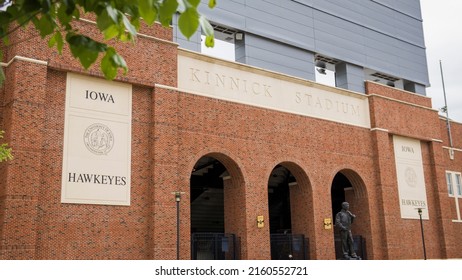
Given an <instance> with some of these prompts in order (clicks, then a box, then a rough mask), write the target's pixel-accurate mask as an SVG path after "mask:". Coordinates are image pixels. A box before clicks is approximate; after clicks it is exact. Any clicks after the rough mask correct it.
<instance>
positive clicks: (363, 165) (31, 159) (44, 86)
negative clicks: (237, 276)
mask: <svg viewBox="0 0 462 280" xmlns="http://www.w3.org/2000/svg"><path fill="white" fill-rule="evenodd" d="M82 28H87V29H88V30H90V31H91V32H95V30H94V26H93V25H92V24H91V23H86V22H82ZM144 33H146V34H150V35H152V36H156V37H161V38H162V39H166V40H170V39H171V37H170V36H171V35H170V34H171V31H170V30H169V31H168V32H167V31H165V30H164V29H162V28H160V27H159V26H155V27H154V28H152V29H147V30H146V31H145V32H144ZM28 36H30V33H28V32H27V31H22V30H21V31H19V32H18V34H17V37H13V38H12V40H13V41H14V40H16V41H19V40H22V39H23V38H26V37H27V38H28ZM31 40H32V41H28V42H30V43H27V44H21V45H24V46H21V48H19V47H18V46H17V45H15V46H13V47H11V48H9V49H8V55H7V57H8V58H7V60H9V59H11V58H12V57H13V56H14V55H21V56H25V57H31V58H35V59H38V60H43V61H47V62H48V67H47V66H45V65H40V64H34V63H30V62H24V61H19V60H15V61H14V62H13V63H12V64H11V65H10V66H9V67H8V68H7V69H6V74H7V82H6V83H5V85H4V88H3V89H4V90H3V91H0V101H1V107H0V110H1V111H0V114H1V118H0V121H1V122H0V127H2V128H3V129H4V130H6V131H7V132H11V133H9V134H8V135H7V141H8V142H9V143H10V144H11V146H12V147H13V149H14V154H15V160H13V161H10V162H7V163H6V164H0V175H1V177H0V225H1V226H0V258H2V259H20V258H24V259H175V258H176V244H177V243H176V204H175V199H174V195H173V194H172V192H175V191H181V192H184V194H183V195H182V200H181V202H180V210H181V211H180V220H181V224H180V238H181V239H180V240H182V242H181V244H180V250H181V251H180V252H181V258H183V259H189V258H190V207H189V201H190V192H189V188H190V186H189V184H190V176H191V171H192V169H193V167H194V165H195V164H196V162H197V161H198V160H199V159H200V158H201V157H202V156H205V155H208V156H213V157H215V158H216V159H218V160H220V161H221V162H222V163H223V164H224V166H225V167H226V168H227V170H228V172H229V174H230V176H231V179H229V180H226V181H225V221H226V222H225V229H226V231H227V232H228V233H235V234H236V235H237V236H238V237H239V238H240V243H241V250H240V251H241V255H240V257H241V258H243V259H269V258H270V245H269V244H270V242H269V211H268V178H269V176H270V174H271V172H272V170H273V168H274V167H275V166H276V165H278V164H282V165H284V166H285V167H287V168H288V169H289V170H290V171H291V172H292V174H293V175H294V176H295V178H296V179H297V183H298V185H296V186H291V205H292V227H293V232H294V233H303V234H305V236H306V237H308V238H309V242H310V249H311V251H310V257H311V258H312V259H333V258H335V249H334V232H333V230H326V229H324V226H323V221H324V218H330V217H332V216H333V213H332V208H331V207H332V206H331V204H332V202H331V186H332V181H333V179H334V177H335V175H336V174H338V173H339V172H342V173H343V174H344V175H345V176H346V177H347V178H348V179H349V180H350V182H351V183H352V185H353V191H352V193H351V194H348V195H347V200H349V201H350V204H351V208H352V211H354V212H355V213H356V214H357V220H356V221H355V227H354V228H353V231H354V233H355V234H361V235H362V236H364V237H365V239H366V243H367V251H368V257H369V258H371V259H412V258H421V257H422V252H421V251H420V248H421V238H420V226H419V221H418V220H404V219H401V216H400V212H399V201H398V190H397V180H396V168H395V161H394V152H393V137H392V136H393V135H394V134H397V135H404V136H408V137H413V138H416V139H420V140H422V142H421V143H422V145H421V146H422V156H423V161H424V172H425V182H426V190H427V199H428V202H429V207H430V220H428V221H424V226H425V236H426V244H427V255H428V257H429V258H447V257H451V258H452V257H462V255H461V253H460V252H462V250H461V249H462V248H460V246H461V245H458V243H457V242H456V241H457V239H456V237H457V236H459V235H460V233H461V226H460V225H461V224H460V223H459V224H457V223H453V222H451V219H453V216H454V214H453V212H454V206H451V205H452V204H451V203H452V202H451V199H450V198H448V196H447V191H446V185H445V177H444V171H445V170H446V169H451V170H454V171H458V170H460V168H461V166H462V165H461V162H460V160H462V154H461V153H460V152H456V160H454V161H451V160H449V159H447V153H446V152H445V150H444V149H443V148H442V146H443V145H446V144H444V143H440V142H438V141H436V140H438V139H442V140H444V141H445V143H446V138H445V136H444V133H443V132H442V131H443V129H442V128H441V126H442V124H441V121H440V120H439V119H438V115H437V112H436V111H434V110H432V109H430V100H429V99H428V98H425V97H419V96H417V95H409V94H407V93H404V92H403V91H400V90H396V89H393V88H389V87H385V86H380V85H377V84H374V83H367V84H366V88H367V91H368V94H369V101H370V111H371V124H372V128H373V129H372V130H370V129H367V128H359V127H352V126H349V125H344V124H340V123H335V122H330V121H325V120H321V119H315V118H309V117H303V116H298V115H292V114H287V113H282V112H276V111H272V110H268V109H261V108H256V107H252V106H246V105H240V104H235V103H231V102H226V101H221V100H215V99H210V98H206V97H201V96H196V95H192V94H188V93H182V92H178V91H176V90H174V89H172V88H171V87H175V86H176V83H177V69H176V67H177V51H176V45H175V44H172V43H168V42H165V41H161V40H157V39H153V38H150V37H140V38H139V39H138V41H137V44H136V51H134V47H133V46H131V45H118V49H119V50H120V52H121V53H122V55H123V56H124V57H125V59H126V60H127V63H128V65H129V68H130V71H129V73H128V74H127V76H120V77H119V78H118V80H120V81H124V82H127V83H131V84H133V112H132V117H133V119H132V163H131V166H132V182H131V206H129V207H122V206H101V205H79V204H61V203H60V196H61V165H62V151H63V131H64V107H65V106H64V104H65V86H66V72H68V71H73V72H79V73H84V74H85V73H86V74H91V75H95V76H101V75H100V73H99V72H98V70H97V68H92V69H91V70H90V71H89V72H85V71H82V70H81V69H80V67H79V65H78V63H77V62H75V61H74V60H73V59H72V58H70V56H69V52H68V51H65V52H64V55H63V57H60V56H58V55H57V54H56V53H55V52H54V51H50V50H48V49H47V48H46V47H44V48H42V47H39V44H38V41H36V40H37V38H36V37H33V39H31ZM160 85H166V86H168V87H164V86H160ZM399 101H404V102H399ZM412 104H417V105H418V106H413V105H412ZM454 129H455V130H456V132H455V133H462V128H461V126H460V125H458V126H455V128H454ZM435 139H436V140H435ZM259 215H263V216H264V218H265V226H264V228H257V223H256V217H257V216H259Z"/></svg>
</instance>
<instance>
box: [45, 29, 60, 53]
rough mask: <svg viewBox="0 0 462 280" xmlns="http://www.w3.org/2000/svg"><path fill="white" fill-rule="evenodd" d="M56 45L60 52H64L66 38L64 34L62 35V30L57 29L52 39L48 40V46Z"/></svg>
mask: <svg viewBox="0 0 462 280" xmlns="http://www.w3.org/2000/svg"><path fill="white" fill-rule="evenodd" d="M55 45H56V49H57V50H58V52H59V54H61V53H62V51H63V46H64V40H63V35H61V32H59V31H57V32H55V33H54V34H53V36H51V38H50V40H49V41H48V46H49V47H50V48H52V47H54V46H55Z"/></svg>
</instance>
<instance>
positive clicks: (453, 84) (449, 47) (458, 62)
mask: <svg viewBox="0 0 462 280" xmlns="http://www.w3.org/2000/svg"><path fill="white" fill-rule="evenodd" d="M420 3H421V8H422V17H423V25H424V35H425V45H426V47H427V64H428V72H429V77H430V85H431V86H430V87H429V88H427V96H429V97H431V98H432V104H433V108H435V109H439V108H442V107H444V94H443V87H442V80H441V72H440V64H439V63H440V60H441V62H442V65H443V74H444V84H445V88H446V98H447V102H448V109H449V117H450V118H451V119H453V120H454V121H457V122H462V30H460V28H462V16H461V15H460V14H461V12H462V1H460V0H420ZM216 43H217V44H216V46H215V48H212V49H206V50H204V49H203V52H205V53H207V54H209V55H213V56H218V57H222V58H225V59H229V60H234V50H233V49H234V46H233V45H231V44H227V43H224V44H222V42H219V41H217V42H216ZM223 52H224V53H225V55H223ZM321 78H322V77H321ZM319 82H321V81H319ZM441 114H442V115H445V114H444V113H441Z"/></svg>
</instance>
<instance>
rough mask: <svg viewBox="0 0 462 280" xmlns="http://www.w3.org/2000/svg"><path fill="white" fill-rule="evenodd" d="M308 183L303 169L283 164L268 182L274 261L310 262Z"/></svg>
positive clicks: (274, 170)
mask: <svg viewBox="0 0 462 280" xmlns="http://www.w3.org/2000/svg"><path fill="white" fill-rule="evenodd" d="M310 205H312V203H311V195H310V188H309V181H308V178H307V176H306V175H305V173H304V172H303V171H302V169H301V168H300V167H298V166H297V165H295V164H293V163H281V164H278V165H277V166H276V167H274V168H273V170H272V172H271V174H270V176H269V179H268V210H269V228H270V242H271V259H273V260H286V259H309V242H308V237H309V236H308V235H309V228H310V227H311V226H312V223H311V222H310V221H311V220H312V218H311V217H310V215H309V213H310V212H311V211H310V210H309V209H310Z"/></svg>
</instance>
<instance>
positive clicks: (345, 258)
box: [338, 256, 361, 261]
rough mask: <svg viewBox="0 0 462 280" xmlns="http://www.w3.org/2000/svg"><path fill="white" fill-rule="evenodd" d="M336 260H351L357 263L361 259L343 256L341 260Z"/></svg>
mask: <svg viewBox="0 0 462 280" xmlns="http://www.w3.org/2000/svg"><path fill="white" fill-rule="evenodd" d="M338 260H353V261H359V260H361V257H359V256H357V257H351V256H343V257H342V258H340V259H338Z"/></svg>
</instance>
